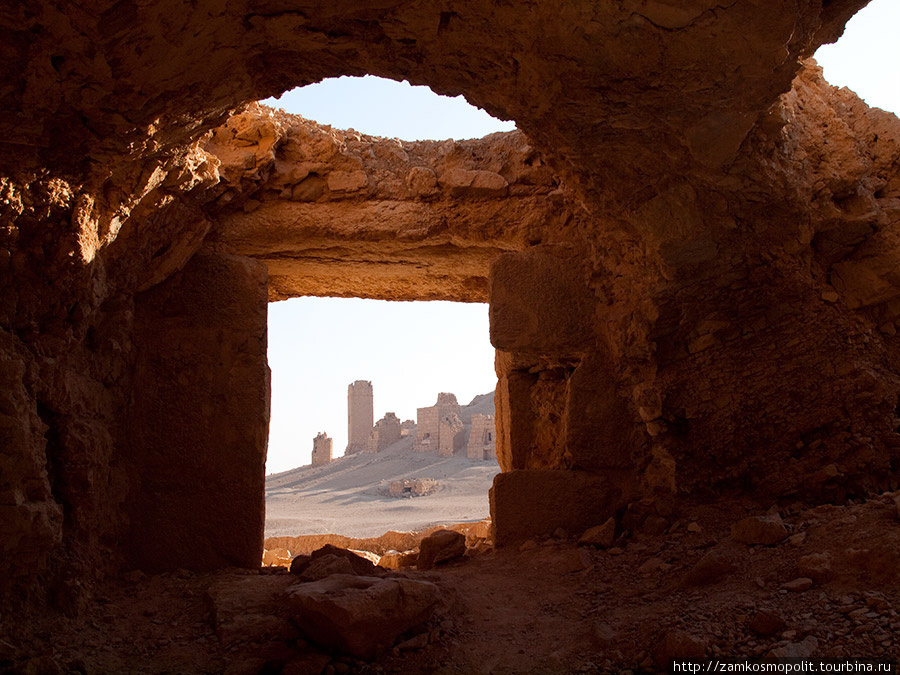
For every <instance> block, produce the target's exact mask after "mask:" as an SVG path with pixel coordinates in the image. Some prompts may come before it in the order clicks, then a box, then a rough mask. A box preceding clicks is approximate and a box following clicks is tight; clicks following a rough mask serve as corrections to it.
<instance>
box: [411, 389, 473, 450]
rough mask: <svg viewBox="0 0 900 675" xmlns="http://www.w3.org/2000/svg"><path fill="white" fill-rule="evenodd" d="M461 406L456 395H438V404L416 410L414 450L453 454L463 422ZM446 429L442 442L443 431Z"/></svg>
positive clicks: (443, 393) (444, 393)
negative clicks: (460, 413) (460, 414)
mask: <svg viewBox="0 0 900 675" xmlns="http://www.w3.org/2000/svg"><path fill="white" fill-rule="evenodd" d="M459 412H460V406H459V402H458V401H457V400H456V395H455V394H448V393H446V392H442V393H440V394H438V397H437V403H435V404H434V405H433V406H429V407H427V408H418V409H417V410H416V441H415V443H414V444H413V450H415V451H416V452H431V453H438V454H442V455H447V454H451V455H452V454H453V448H454V446H455V445H456V444H457V440H456V436H457V435H458V434H459V433H460V431H461V427H462V421H461V420H460V419H459ZM442 427H445V431H444V436H443V440H442V436H441V430H442Z"/></svg>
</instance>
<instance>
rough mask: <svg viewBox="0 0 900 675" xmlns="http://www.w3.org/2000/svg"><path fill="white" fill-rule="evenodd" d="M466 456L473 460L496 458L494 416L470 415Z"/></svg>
mask: <svg viewBox="0 0 900 675" xmlns="http://www.w3.org/2000/svg"><path fill="white" fill-rule="evenodd" d="M466 456H467V457H468V458H469V459H474V460H496V459H497V431H496V429H495V428H494V416H493V415H482V414H479V413H476V414H475V415H472V428H471V430H470V431H469V441H468V444H467V445H466Z"/></svg>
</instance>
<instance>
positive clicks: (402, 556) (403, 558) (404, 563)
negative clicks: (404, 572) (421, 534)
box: [378, 550, 419, 570]
mask: <svg viewBox="0 0 900 675" xmlns="http://www.w3.org/2000/svg"><path fill="white" fill-rule="evenodd" d="M418 559H419V552H418V551H415V550H410V551H403V552H400V551H387V552H386V553H385V554H384V555H383V556H381V559H380V560H379V561H378V565H379V566H380V567H384V568H385V569H388V570H399V569H405V568H410V567H415V566H416V562H417V561H418Z"/></svg>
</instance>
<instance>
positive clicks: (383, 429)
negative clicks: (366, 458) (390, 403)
mask: <svg viewBox="0 0 900 675" xmlns="http://www.w3.org/2000/svg"><path fill="white" fill-rule="evenodd" d="M399 440H400V418H398V417H397V415H395V414H394V413H392V412H389V413H385V415H384V417H382V418H381V419H380V420H378V421H377V422H376V423H375V427H374V428H373V429H372V431H371V433H370V434H369V438H368V439H367V440H366V452H381V451H382V450H384V449H385V448H386V447H388V446H389V445H392V444H393V443H396V442H397V441H399Z"/></svg>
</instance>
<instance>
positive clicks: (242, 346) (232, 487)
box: [125, 250, 269, 572]
mask: <svg viewBox="0 0 900 675" xmlns="http://www.w3.org/2000/svg"><path fill="white" fill-rule="evenodd" d="M266 310H267V297H266V268H265V265H263V264H261V263H257V262H255V261H252V260H250V259H248V258H241V257H238V256H232V255H225V254H219V253H215V252H213V251H210V250H203V251H201V252H200V253H198V254H197V255H196V256H194V258H193V259H191V261H190V262H189V263H188V264H187V266H186V267H185V268H184V270H182V271H181V272H180V273H178V274H177V275H175V276H174V277H172V278H171V279H169V280H168V281H166V282H165V283H163V284H161V285H159V286H157V287H155V288H153V289H151V290H149V291H147V292H146V293H143V294H141V295H140V296H138V298H137V301H136V303H135V324H136V326H135V344H136V345H137V349H138V353H137V360H136V365H135V386H134V397H135V401H134V403H133V405H132V410H133V412H132V414H131V417H130V419H129V427H130V430H131V439H132V448H131V452H130V453H129V454H128V456H127V460H126V465H127V472H128V475H129V477H130V480H131V483H130V490H129V496H128V501H127V503H126V505H125V508H126V509H127V511H128V512H129V515H130V519H131V529H130V532H129V534H128V544H127V546H125V550H126V551H127V554H128V556H129V558H130V560H131V563H132V564H133V565H135V566H136V567H138V568H140V569H143V570H145V571H153V572H157V571H165V570H174V569H178V568H185V569H190V570H210V569H216V568H220V567H228V566H239V567H247V568H251V567H259V564H260V560H261V557H262V550H263V546H262V544H263V520H264V517H265V508H264V480H265V461H266V443H267V439H268V426H269V368H268V365H267V363H266V328H267V326H266V317H267V315H266Z"/></svg>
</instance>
